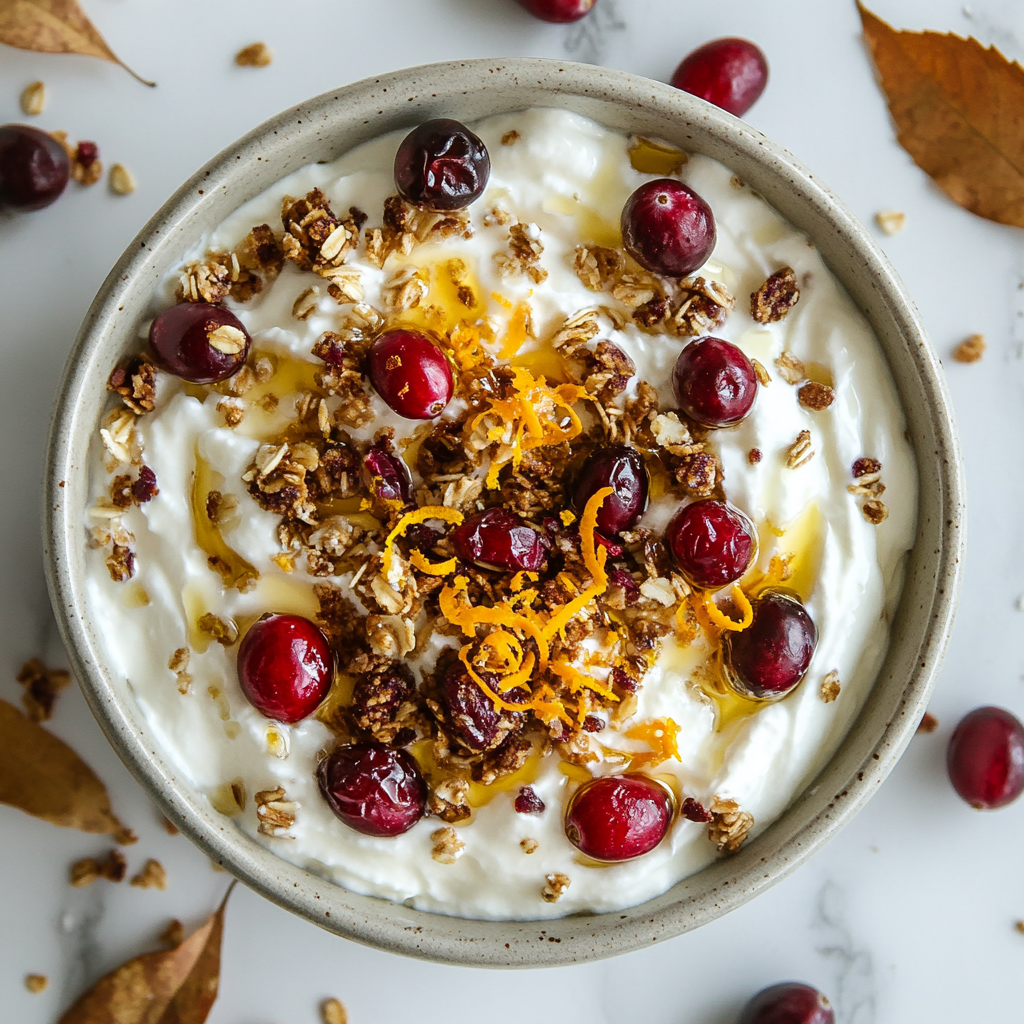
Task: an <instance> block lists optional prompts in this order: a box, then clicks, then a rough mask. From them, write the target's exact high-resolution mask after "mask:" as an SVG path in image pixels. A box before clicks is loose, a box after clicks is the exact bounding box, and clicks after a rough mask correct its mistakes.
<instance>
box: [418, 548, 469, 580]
mask: <svg viewBox="0 0 1024 1024" xmlns="http://www.w3.org/2000/svg"><path fill="white" fill-rule="evenodd" d="M409 561H410V562H411V563H412V565H413V566H414V567H415V568H417V569H419V570H420V572H426V573H429V574H430V575H431V576H450V575H451V574H452V573H453V572H455V570H456V568H458V565H459V560H458V559H457V558H449V559H448V560H447V561H445V562H428V561H427V558H426V556H425V555H424V554H423V552H422V551H413V552H412V554H410V555H409Z"/></svg>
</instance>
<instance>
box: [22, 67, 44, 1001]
mask: <svg viewBox="0 0 1024 1024" xmlns="http://www.w3.org/2000/svg"><path fill="white" fill-rule="evenodd" d="M37 84H39V85H42V82H39V83H37ZM22 106H24V103H23V104H22ZM25 113H26V114H28V113H31V111H28V110H26V111H25ZM36 113H38V111H36ZM49 984H50V979H49V978H48V977H47V976H46V975H45V974H26V975H25V988H27V989H28V990H29V992H31V993H32V994H33V995H34V996H37V995H39V993H40V992H44V991H45V990H46V986H47V985H49Z"/></svg>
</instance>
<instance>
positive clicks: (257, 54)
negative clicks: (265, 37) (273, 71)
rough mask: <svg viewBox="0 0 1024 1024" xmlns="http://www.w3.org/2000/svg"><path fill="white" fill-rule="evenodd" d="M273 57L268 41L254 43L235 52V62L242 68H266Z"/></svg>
mask: <svg viewBox="0 0 1024 1024" xmlns="http://www.w3.org/2000/svg"><path fill="white" fill-rule="evenodd" d="M273 59H274V55H273V53H271V52H270V47H269V46H267V44H266V43H252V44H251V45H250V46H245V47H243V48H242V49H241V50H239V51H238V53H236V54H235V63H236V64H237V65H238V66H239V67H242V68H265V67H266V66H267V65H268V64H269V63H270V62H271V61H272V60H273Z"/></svg>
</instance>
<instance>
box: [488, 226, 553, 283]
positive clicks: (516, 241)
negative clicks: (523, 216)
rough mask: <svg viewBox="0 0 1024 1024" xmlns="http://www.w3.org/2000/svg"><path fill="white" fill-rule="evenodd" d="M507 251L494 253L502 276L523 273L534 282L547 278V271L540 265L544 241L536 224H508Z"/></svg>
mask: <svg viewBox="0 0 1024 1024" xmlns="http://www.w3.org/2000/svg"><path fill="white" fill-rule="evenodd" d="M508 235H509V238H508V248H509V251H508V252H507V253H504V252H499V253H495V256H494V260H495V262H496V263H497V265H498V269H499V270H500V271H501V274H502V276H504V277H512V276H515V275H517V274H525V275H526V276H527V277H529V278H530V280H531V281H533V283H534V284H540V283H541V281H544V280H546V279H547V276H548V272H547V271H546V270H545V269H544V268H543V267H541V266H540V257H541V254H542V253H543V252H544V243H543V242H542V241H541V240H540V228H539V227H538V226H537V225H536V224H520V223H515V224H511V225H509V229H508Z"/></svg>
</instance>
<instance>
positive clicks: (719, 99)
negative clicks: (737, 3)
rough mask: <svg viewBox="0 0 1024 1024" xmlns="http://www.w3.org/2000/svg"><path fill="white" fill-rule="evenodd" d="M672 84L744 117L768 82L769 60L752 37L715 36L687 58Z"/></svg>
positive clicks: (677, 69)
mask: <svg viewBox="0 0 1024 1024" xmlns="http://www.w3.org/2000/svg"><path fill="white" fill-rule="evenodd" d="M672 84H673V85H674V86H675V87H676V88H677V89H682V90H683V92H689V93H693V95H694V96H699V97H700V98H701V99H702V100H707V101H708V103H714V105H715V106H716V107H721V108H722V109H723V110H728V111H729V113H730V114H735V115H736V116H737V117H742V116H743V115H744V114H745V113H746V112H747V111H748V110H749V109H750V108H751V107H752V106H753V105H754V104H755V103H756V102H757V100H758V98H759V97H760V95H761V93H763V92H764V87H765V86H766V85H767V84H768V61H767V60H766V59H765V55H764V53H763V52H762V51H761V48H760V47H759V46H755V45H754V44H753V43H752V42H750V41H749V40H748V39H734V38H730V39H712V40H711V42H710V43H705V44H704V45H703V46H698V47H697V49H696V50H694V51H693V52H692V53H690V54H687V56H685V57H684V58H683V61H682V63H681V64H680V65H679V67H677V68H676V73H675V74H674V75H673V76H672Z"/></svg>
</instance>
